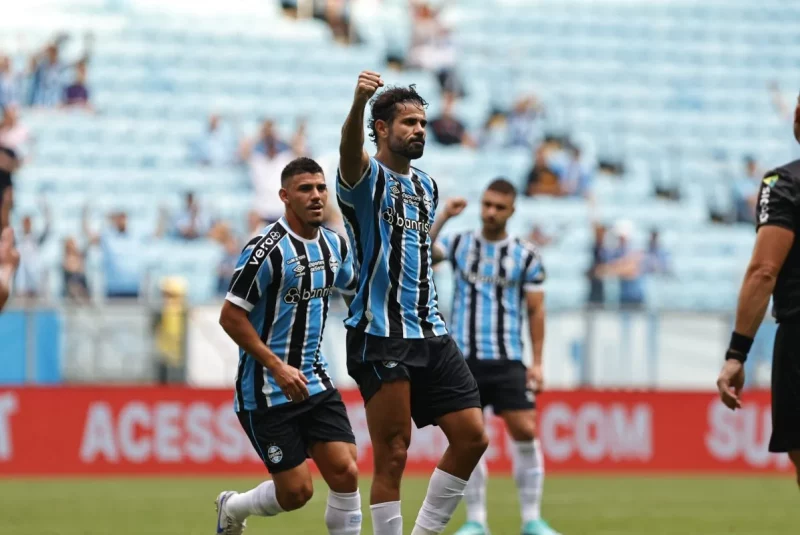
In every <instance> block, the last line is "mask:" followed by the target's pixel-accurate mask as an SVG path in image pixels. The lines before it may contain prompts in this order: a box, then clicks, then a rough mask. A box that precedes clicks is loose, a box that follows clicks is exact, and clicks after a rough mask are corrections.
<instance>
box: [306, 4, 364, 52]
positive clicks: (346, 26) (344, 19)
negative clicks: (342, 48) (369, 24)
mask: <svg viewBox="0 0 800 535" xmlns="http://www.w3.org/2000/svg"><path fill="white" fill-rule="evenodd" d="M348 4H349V0H314V18H315V19H319V20H323V21H325V22H326V23H328V26H330V28H331V32H332V33H333V38H334V39H335V40H336V41H337V42H339V43H342V44H346V45H349V44H353V43H358V42H359V41H360V39H359V38H358V36H357V35H356V34H355V32H354V30H353V27H352V26H351V24H350V9H349V7H350V6H349V5H348Z"/></svg>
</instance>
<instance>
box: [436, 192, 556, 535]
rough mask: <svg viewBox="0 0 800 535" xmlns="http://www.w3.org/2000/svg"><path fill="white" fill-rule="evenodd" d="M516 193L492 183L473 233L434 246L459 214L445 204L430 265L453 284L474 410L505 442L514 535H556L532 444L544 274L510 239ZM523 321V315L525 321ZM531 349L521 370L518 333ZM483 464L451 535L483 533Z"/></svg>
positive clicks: (453, 204) (456, 328)
mask: <svg viewBox="0 0 800 535" xmlns="http://www.w3.org/2000/svg"><path fill="white" fill-rule="evenodd" d="M516 197H517V191H516V188H515V187H514V185H513V184H511V183H510V182H508V181H507V180H503V179H497V180H495V181H494V182H492V183H491V184H489V186H488V187H487V188H486V191H485V192H484V193H483V197H482V199H481V221H482V227H481V229H480V231H468V232H461V233H457V234H453V235H448V236H443V237H441V238H439V239H438V240H437V236H438V234H439V232H440V230H441V228H442V226H443V225H444V224H445V223H446V222H447V220H448V219H450V218H451V217H454V216H457V215H458V214H460V213H461V211H462V210H463V209H464V207H465V206H466V201H465V200H464V199H460V198H455V199H449V200H448V201H447V203H446V204H445V209H444V210H443V213H442V214H441V215H440V216H439V217H438V218H437V220H436V223H434V226H433V229H432V231H431V234H432V237H433V239H434V240H435V242H434V260H435V261H438V260H446V261H448V262H450V264H451V265H452V266H453V272H454V277H455V285H454V294H453V312H452V317H451V321H450V332H452V333H453V338H455V340H456V342H457V343H458V345H459V347H460V348H461V351H462V352H463V353H464V356H465V357H466V359H467V363H468V364H469V368H470V370H471V371H472V374H473V375H474V376H475V379H476V380H477V382H478V389H479V390H480V394H481V403H482V404H483V406H484V407H487V406H492V409H493V410H494V413H495V414H497V415H498V416H500V418H502V419H503V421H504V422H505V424H506V429H507V430H508V433H509V434H510V435H511V438H512V439H513V441H514V442H513V446H514V450H513V451H514V455H513V471H514V481H515V482H516V484H517V490H518V492H519V503H520V508H521V513H522V535H558V533H557V532H556V531H555V530H553V529H552V528H551V527H550V526H549V525H548V524H547V522H545V521H544V519H542V517H541V499H542V488H543V486H544V458H543V455H542V449H541V445H540V444H539V441H538V440H537V439H536V403H535V397H534V395H535V394H536V393H538V392H539V391H541V388H542V386H543V375H542V349H543V346H544V332H545V304H544V289H543V286H542V284H543V283H544V279H545V272H544V266H543V265H542V261H541V258H540V257H539V255H538V253H537V251H536V249H535V247H534V246H533V245H531V244H528V243H525V242H523V241H521V240H520V239H519V238H515V237H512V236H510V235H509V234H508V231H507V230H506V223H507V222H508V220H509V218H511V216H512V215H513V214H514V202H515V200H516ZM526 313H527V314H526ZM526 316H527V323H528V325H527V328H528V330H529V332H530V337H531V341H532V346H533V347H532V349H533V351H532V353H533V358H532V365H531V366H530V367H526V366H525V364H524V355H523V353H524V348H523V341H522V329H523V328H524V322H525V320H526ZM486 483H487V467H486V461H485V460H481V462H480V463H479V464H478V466H477V467H476V469H475V471H474V472H473V473H472V477H471V478H470V480H469V484H468V485H467V490H466V494H465V498H464V501H465V503H466V506H467V523H466V524H465V525H464V526H463V527H462V528H461V529H460V530H459V531H458V532H457V535H486V534H487V533H489V529H488V524H487V514H486Z"/></svg>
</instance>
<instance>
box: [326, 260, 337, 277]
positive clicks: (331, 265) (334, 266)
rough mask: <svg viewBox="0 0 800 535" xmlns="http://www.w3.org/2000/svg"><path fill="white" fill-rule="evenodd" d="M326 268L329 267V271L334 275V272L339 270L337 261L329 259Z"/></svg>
mask: <svg viewBox="0 0 800 535" xmlns="http://www.w3.org/2000/svg"><path fill="white" fill-rule="evenodd" d="M328 267H329V268H330V269H331V271H333V273H334V274H335V273H336V272H337V271H338V270H339V261H338V260H336V259H335V258H331V259H330V260H329V261H328Z"/></svg>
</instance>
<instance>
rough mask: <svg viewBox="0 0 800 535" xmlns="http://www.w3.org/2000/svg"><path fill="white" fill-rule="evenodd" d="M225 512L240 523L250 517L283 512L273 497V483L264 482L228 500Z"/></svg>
mask: <svg viewBox="0 0 800 535" xmlns="http://www.w3.org/2000/svg"><path fill="white" fill-rule="evenodd" d="M225 510H226V511H227V512H228V514H230V515H231V516H232V517H234V518H235V519H236V520H238V521H239V522H241V521H243V520H245V519H246V518H247V517H248V516H250V515H256V516H275V515H277V514H278V513H282V512H283V507H281V506H280V504H279V503H278V498H277V497H276V496H275V483H273V482H272V481H265V482H263V483H262V484H260V485H259V486H257V487H256V488H254V489H253V490H250V491H247V492H243V493H241V494H234V495H233V496H231V497H230V498H228V501H227V502H225Z"/></svg>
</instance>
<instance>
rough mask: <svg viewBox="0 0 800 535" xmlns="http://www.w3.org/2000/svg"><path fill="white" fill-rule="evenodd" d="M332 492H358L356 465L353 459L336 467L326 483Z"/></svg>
mask: <svg viewBox="0 0 800 535" xmlns="http://www.w3.org/2000/svg"><path fill="white" fill-rule="evenodd" d="M328 484H329V486H330V487H331V490H333V491H334V492H355V491H356V490H358V464H356V461H355V459H352V460H351V461H349V462H347V463H344V464H342V465H341V466H337V467H336V469H335V470H334V472H333V474H331V475H330V476H329V481H328Z"/></svg>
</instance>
